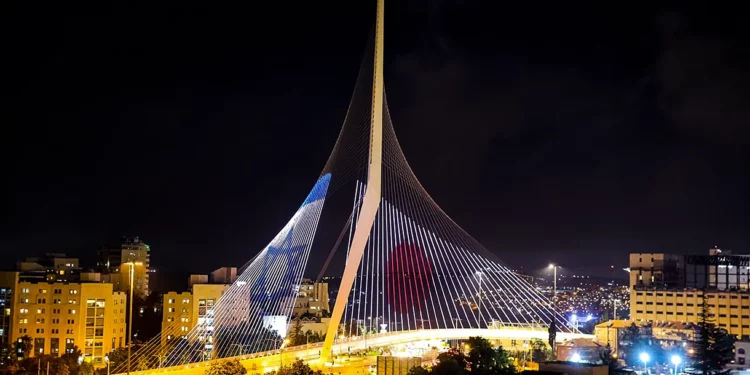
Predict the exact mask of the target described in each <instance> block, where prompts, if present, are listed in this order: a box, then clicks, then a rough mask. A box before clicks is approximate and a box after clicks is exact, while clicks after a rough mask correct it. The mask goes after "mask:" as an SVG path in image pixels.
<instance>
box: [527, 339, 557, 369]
mask: <svg viewBox="0 0 750 375" xmlns="http://www.w3.org/2000/svg"><path fill="white" fill-rule="evenodd" d="M551 355H552V351H551V350H549V349H548V347H547V344H545V343H544V341H543V340H542V339H534V340H532V341H531V360H532V361H534V362H537V363H538V362H543V361H546V360H547V359H548V358H549V357H550V356H551Z"/></svg>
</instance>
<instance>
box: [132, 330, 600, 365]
mask: <svg viewBox="0 0 750 375" xmlns="http://www.w3.org/2000/svg"><path fill="white" fill-rule="evenodd" d="M472 336H481V337H484V338H486V339H488V340H499V341H500V342H501V344H502V345H503V346H504V347H506V348H508V347H509V345H510V344H509V343H510V341H511V340H516V341H524V340H534V339H541V340H543V341H544V342H547V339H548V332H547V330H546V329H544V330H543V329H524V328H496V329H478V328H467V329H428V330H415V331H400V332H388V333H378V334H373V335H368V336H367V337H365V336H358V337H347V338H343V339H339V340H337V342H336V343H335V344H334V345H333V353H332V354H333V357H334V358H333V361H332V362H327V363H323V362H322V361H321V359H320V357H321V350H322V347H323V343H322V342H321V343H314V344H308V345H300V346H294V347H287V348H283V349H278V350H273V351H266V352H260V353H254V354H244V355H238V356H234V357H228V358H222V359H217V360H211V361H205V362H196V363H189V364H183V365H176V366H170V367H164V368H156V369H150V370H143V371H131V374H136V375H149V374H153V375H157V374H165V373H169V375H203V373H204V371H205V370H206V368H207V367H208V366H210V365H211V364H212V363H214V362H217V361H224V360H227V359H237V360H239V361H240V363H242V365H243V366H244V367H245V368H247V370H248V374H249V375H254V374H262V373H265V372H269V371H272V370H278V368H279V367H280V366H282V365H284V364H286V365H288V364H291V363H292V362H294V361H295V360H296V359H298V358H299V359H302V360H304V361H305V362H306V363H308V364H309V365H310V367H312V368H314V369H321V370H323V372H324V373H328V372H331V373H334V374H357V373H358V374H363V373H368V371H369V370H368V369H369V366H372V365H374V363H375V362H374V358H375V357H374V356H372V357H367V356H363V357H359V358H357V357H353V356H351V355H350V354H351V353H357V352H365V351H367V350H368V348H370V349H377V348H387V347H392V346H397V345H403V344H411V343H419V342H425V343H427V342H429V341H435V340H462V339H468V338H469V337H472ZM556 337H557V341H558V342H563V341H565V340H568V339H573V338H587V339H593V338H594V336H593V335H587V334H581V333H570V332H558V333H557V336H556Z"/></svg>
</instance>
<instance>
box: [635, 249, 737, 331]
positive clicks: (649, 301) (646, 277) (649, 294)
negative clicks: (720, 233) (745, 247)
mask: <svg viewBox="0 0 750 375" xmlns="http://www.w3.org/2000/svg"><path fill="white" fill-rule="evenodd" d="M749 271H750V256H746V255H733V254H731V253H729V252H726V251H724V252H723V251H721V250H720V249H718V248H714V249H711V250H710V251H709V254H708V255H675V254H660V253H635V254H630V286H631V291H630V317H631V319H632V320H635V321H641V322H684V323H697V322H699V321H700V319H701V306H702V303H703V301H704V299H705V301H706V304H707V306H708V318H709V319H710V320H711V321H713V322H714V323H715V324H716V325H717V326H719V327H722V328H725V329H726V330H727V331H728V332H729V333H731V334H733V335H735V336H737V338H740V339H750V289H749V288H748V272H749Z"/></svg>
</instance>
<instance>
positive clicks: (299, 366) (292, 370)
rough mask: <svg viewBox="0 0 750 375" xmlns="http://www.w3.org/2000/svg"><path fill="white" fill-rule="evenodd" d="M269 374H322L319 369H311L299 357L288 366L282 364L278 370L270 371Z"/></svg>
mask: <svg viewBox="0 0 750 375" xmlns="http://www.w3.org/2000/svg"><path fill="white" fill-rule="evenodd" d="M270 375H323V372H322V371H320V370H313V369H311V368H310V366H308V365H307V363H305V362H304V361H302V360H301V359H297V360H296V361H294V363H292V364H291V365H288V366H282V367H281V368H279V371H271V372H270Z"/></svg>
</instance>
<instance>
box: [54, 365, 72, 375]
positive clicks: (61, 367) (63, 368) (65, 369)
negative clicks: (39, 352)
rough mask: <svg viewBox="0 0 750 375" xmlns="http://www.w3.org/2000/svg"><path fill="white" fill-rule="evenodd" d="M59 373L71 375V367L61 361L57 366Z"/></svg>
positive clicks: (58, 374)
mask: <svg viewBox="0 0 750 375" xmlns="http://www.w3.org/2000/svg"><path fill="white" fill-rule="evenodd" d="M57 375H70V368H68V365H66V364H65V363H60V364H59V365H58V366H57Z"/></svg>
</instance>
